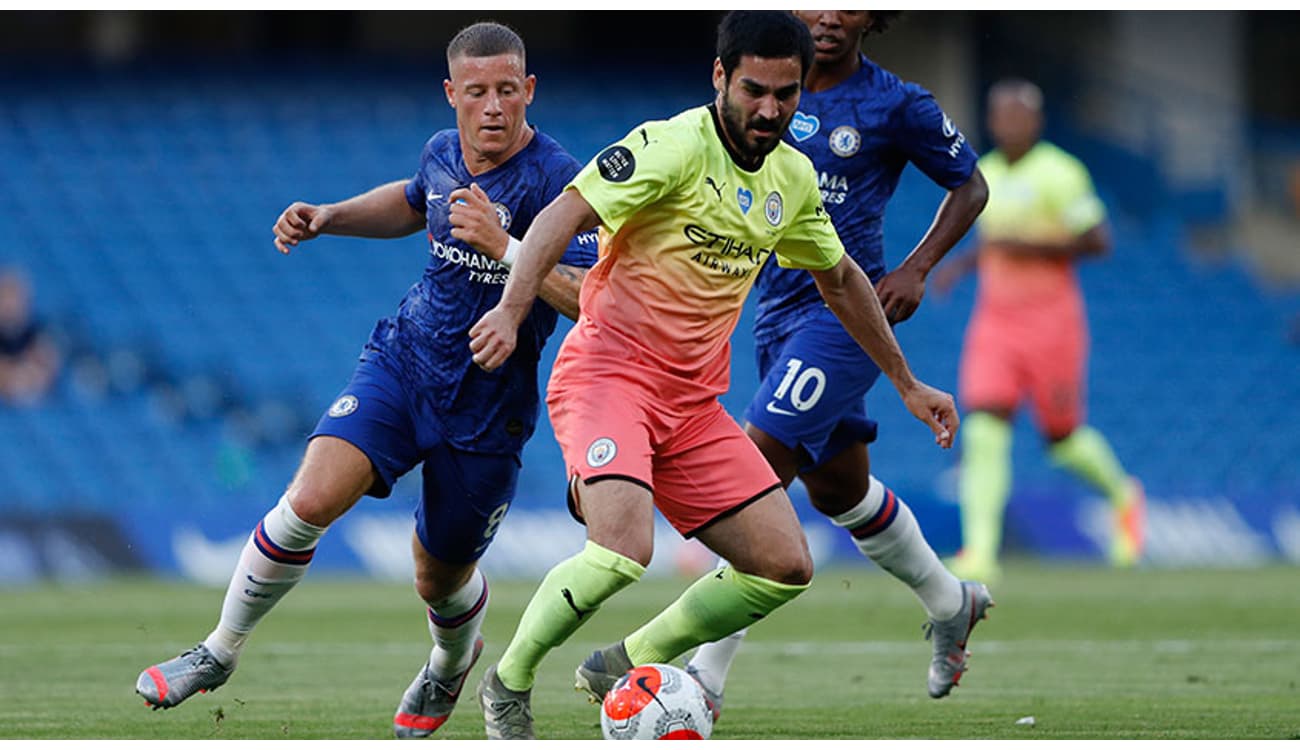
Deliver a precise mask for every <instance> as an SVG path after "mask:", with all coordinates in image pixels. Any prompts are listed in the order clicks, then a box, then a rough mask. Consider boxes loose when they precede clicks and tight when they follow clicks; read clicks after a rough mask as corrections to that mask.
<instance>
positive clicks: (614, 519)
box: [471, 11, 957, 739]
mask: <svg viewBox="0 0 1300 750" xmlns="http://www.w3.org/2000/svg"><path fill="white" fill-rule="evenodd" d="M812 57H813V50H812V38H811V36H810V35H809V33H808V29H807V28H806V27H805V26H804V25H803V24H802V23H800V22H799V21H797V20H796V19H795V18H794V17H792V16H791V15H790V14H788V13H785V12H780V11H763V12H758V11H755V12H733V13H731V14H728V15H727V16H726V17H725V18H724V20H723V21H722V24H721V26H720V28H719V31H718V58H717V60H715V62H714V66H713V84H714V88H715V90H716V91H717V96H716V99H715V101H714V103H713V104H712V105H710V106H707V107H697V108H694V109H690V110H687V111H685V112H683V113H681V114H679V115H677V116H676V117H673V118H672V119H669V120H660V121H652V122H647V123H644V124H643V125H641V126H639V127H637V128H636V129H634V130H633V131H632V132H631V133H630V134H629V135H628V136H627V137H626V138H624V139H623V140H622V141H619V142H618V143H616V144H614V145H613V146H610V147H609V148H607V149H606V150H605V151H603V152H602V153H601V154H600V155H599V156H597V157H596V158H595V159H594V160H593V161H592V162H591V163H589V164H588V165H587V166H586V167H585V168H584V169H583V170H582V172H581V173H580V174H579V175H578V176H577V177H576V178H575V179H574V180H573V182H572V183H571V184H570V185H569V189H567V190H565V192H564V193H563V194H562V195H561V196H560V197H559V198H558V199H557V200H556V201H555V202H553V203H552V204H551V205H550V206H548V207H547V208H546V210H545V211H543V212H542V214H541V216H539V217H538V219H537V221H536V222H535V224H534V226H533V228H532V229H531V230H530V231H529V232H528V235H527V236H526V237H525V238H524V248H523V250H522V252H521V254H520V261H519V264H518V265H517V266H516V267H515V268H514V270H513V271H512V272H511V274H510V281H509V283H508V284H507V285H506V291H505V294H504V296H503V297H502V299H501V302H500V303H499V304H498V305H497V307H495V308H494V309H493V310H491V311H490V312H488V314H487V315H485V316H484V317H483V319H482V320H481V321H479V323H478V324H476V325H475V326H474V328H473V330H472V335H473V338H472V340H471V347H472V348H473V350H474V352H475V361H477V362H479V363H480V364H481V365H482V366H483V367H485V368H488V369H491V368H494V367H498V366H500V365H501V364H502V363H504V362H507V361H509V357H510V356H511V352H512V351H514V341H515V331H516V329H517V328H518V326H519V323H520V322H521V321H522V320H523V318H524V315H525V314H526V312H527V311H528V310H529V309H530V308H531V307H532V305H533V304H534V303H533V297H534V295H535V294H536V291H537V289H538V285H539V284H540V283H541V281H542V278H543V277H544V274H545V273H546V272H547V270H548V269H549V268H550V267H551V266H552V265H553V264H554V263H555V262H556V261H557V260H558V259H559V258H560V255H561V252H562V251H563V249H564V243H565V241H566V240H565V238H566V237H569V236H572V235H573V234H574V233H575V232H577V231H579V230H581V229H588V228H591V227H595V226H598V225H599V226H600V227H601V235H600V236H601V247H600V262H599V263H597V264H596V266H595V267H594V268H593V269H592V271H591V273H590V274H589V275H588V277H587V279H586V282H585V283H584V284H583V287H582V315H581V317H580V318H579V320H578V324H577V325H576V326H575V327H574V329H573V330H572V331H571V332H570V333H569V335H568V336H567V337H566V338H565V341H564V346H563V347H562V348H561V350H560V354H559V356H558V358H557V360H556V364H555V369H554V371H553V373H552V376H551V381H550V385H549V388H548V393H547V405H548V407H549V410H550V416H551V423H552V425H553V426H554V428H555V435H556V438H557V439H558V440H559V442H560V445H561V448H562V450H563V453H564V458H565V463H566V464H567V467H568V473H569V476H570V500H571V502H572V506H573V510H574V512H575V515H577V516H579V517H580V518H581V519H583V520H584V522H585V523H586V526H587V540H588V541H587V543H586V546H585V547H584V549H583V550H582V551H581V552H579V553H578V554H577V555H575V556H573V557H571V558H569V559H568V560H565V561H563V562H561V563H559V564H558V565H556V566H555V567H553V568H552V569H551V570H550V572H549V573H547V575H546V578H545V579H544V580H543V581H542V583H541V585H540V586H539V587H538V589H537V592H536V593H535V594H534V595H533V598H532V600H531V601H530V602H529V604H528V607H527V609H526V610H525V612H524V614H523V617H522V618H521V620H520V623H519V626H518V628H517V630H516V631H515V635H514V638H512V639H511V641H510V645H509V646H508V647H507V648H506V651H505V653H504V654H503V655H502V657H501V661H500V663H499V664H497V665H494V666H493V667H490V668H489V669H488V671H487V673H486V674H485V675H484V677H483V681H482V683H481V684H480V686H479V696H480V703H481V706H482V708H483V712H484V720H485V724H486V728H487V734H488V736H489V737H492V738H502V739H522V738H531V737H532V736H533V721H532V714H531V707H530V694H531V690H532V687H533V683H534V681H535V679H536V672H537V668H538V666H539V665H540V663H541V661H542V659H543V658H544V657H545V655H546V653H547V652H548V651H550V650H551V649H552V648H555V647H556V646H558V645H560V644H561V643H563V642H564V641H565V640H567V639H568V638H569V636H571V635H572V634H573V633H574V632H575V631H576V630H577V628H578V627H579V626H580V625H581V624H582V623H584V622H587V621H588V620H590V619H591V615H592V614H593V613H594V612H595V611H596V610H597V609H598V608H599V607H600V606H601V604H602V603H603V602H604V601H605V600H606V599H608V598H609V597H611V596H613V595H614V594H615V593H617V592H618V591H619V590H621V589H623V588H624V587H626V586H628V585H630V584H632V583H633V582H635V581H636V580H637V579H639V578H640V577H641V574H642V573H643V572H644V570H645V565H646V564H647V563H649V561H650V556H651V553H652V551H653V545H654V523H653V521H654V509H655V507H656V506H657V507H658V508H659V509H660V511H661V512H662V513H663V514H664V516H665V518H667V520H668V521H669V522H670V523H671V524H672V525H673V526H674V528H675V529H677V531H678V532H680V533H681V534H682V535H683V536H687V537H691V536H694V537H698V538H699V539H700V541H701V542H703V543H704V544H705V546H707V547H709V548H710V549H711V550H713V551H714V552H716V553H717V554H719V555H721V556H722V557H723V558H725V559H726V560H728V561H730V563H731V565H730V566H728V567H725V568H722V569H720V570H718V571H716V572H710V573H708V574H706V575H704V576H703V577H702V578H700V579H699V580H698V581H696V582H695V583H694V584H693V585H692V586H691V587H689V588H688V589H687V590H686V591H685V592H684V593H683V594H682V595H681V597H679V598H678V599H677V600H676V601H675V602H673V603H672V604H670V605H669V606H668V607H667V608H666V609H665V610H664V611H663V612H661V613H660V614H659V615H657V616H656V617H655V618H654V619H652V620H651V621H650V622H649V623H647V624H645V625H644V626H642V627H641V628H640V629H638V630H637V631H636V632H634V633H632V634H631V635H628V636H627V637H626V638H625V639H623V640H621V641H619V642H618V643H616V644H613V645H612V646H609V647H606V648H604V649H600V650H598V651H596V652H595V653H593V654H592V655H591V656H589V657H588V658H587V659H586V660H585V661H584V662H583V663H582V665H581V666H580V667H579V668H578V673H577V680H578V686H579V687H580V688H582V689H584V690H586V691H588V692H589V693H591V694H592V695H593V696H595V697H598V698H599V697H603V696H604V694H605V693H606V692H607V691H608V690H609V688H610V687H611V686H612V685H613V683H614V682H615V681H616V680H617V679H618V678H619V677H621V676H622V675H623V674H624V673H625V672H626V671H627V670H628V669H630V668H631V667H633V666H635V665H638V664H647V663H651V662H667V661H670V660H672V659H674V658H676V657H677V656H678V655H680V654H682V653H684V652H685V651H686V650H687V649H689V648H692V647H694V646H697V645H699V644H701V643H704V642H707V641H711V640H716V639H718V638H722V637H724V636H726V635H728V634H730V633H732V632H734V631H736V630H738V629H739V628H741V627H745V626H747V625H749V624H750V623H752V622H754V621H756V620H758V619H761V618H763V617H764V616H766V615H767V614H768V613H770V612H772V611H773V610H775V609H776V608H777V607H779V606H781V605H782V604H784V603H785V602H787V601H789V600H790V599H792V598H794V597H795V596H797V595H798V594H799V593H800V592H802V591H803V590H804V589H805V588H807V586H808V583H809V581H810V580H811V577H812V560H811V558H810V557H809V554H808V548H807V544H806V543H805V540H804V537H803V532H802V529H801V528H800V526H799V521H798V518H797V517H796V516H795V514H794V509H793V508H792V507H791V506H790V501H789V498H788V497H787V496H786V494H785V490H784V488H783V487H782V483H781V481H780V480H779V479H778V478H777V476H776V474H775V473H774V472H773V471H772V469H771V467H770V466H769V465H768V462H767V461H766V460H765V459H764V458H763V456H762V454H761V453H760V452H759V451H758V449H757V447H756V446H755V445H754V443H753V442H752V441H751V440H750V439H749V438H748V437H746V436H745V434H744V431H743V430H742V429H741V428H740V426H739V425H738V424H736V422H735V421H734V420H733V419H732V418H731V417H730V416H729V415H728V414H727V413H726V411H725V410H724V409H723V408H722V405H721V404H720V403H719V402H718V396H719V395H720V394H722V393H724V392H726V390H727V386H728V380H729V377H730V365H731V362H730V359H731V346H730V341H729V339H730V336H731V333H732V331H733V330H734V329H735V326H736V322H737V321H738V320H739V317H740V312H741V308H742V306H743V304H744V300H745V296H746V295H747V293H748V292H749V289H750V287H751V286H752V285H753V283H754V281H755V279H756V278H757V277H758V273H759V271H760V269H761V268H762V265H763V263H764V262H765V261H767V260H768V259H769V258H768V256H770V255H775V256H776V260H777V261H778V262H780V263H781V264H782V265H783V266H789V267H792V268H802V269H806V270H808V271H810V272H811V274H812V276H813V278H814V279H815V283H816V286H817V288H818V289H819V291H820V292H821V296H822V298H823V300H824V303H825V304H827V305H829V306H830V307H831V309H832V310H834V311H835V314H836V315H838V316H839V317H840V319H841V320H842V321H843V324H844V326H845V328H847V329H848V330H849V331H850V332H851V333H852V334H853V337H854V339H855V340H856V341H857V342H859V345H860V346H861V347H862V348H863V349H865V350H867V351H869V352H870V353H871V356H872V358H873V359H874V360H875V361H877V362H879V363H881V368H882V369H883V370H884V372H885V373H886V375H888V377H889V379H890V380H891V381H892V382H893V383H894V385H895V387H896V388H897V389H898V391H899V394H900V396H902V398H903V400H904V402H905V403H906V404H907V407H908V409H909V410H910V411H911V412H912V414H914V415H915V416H916V417H917V418H919V419H921V420H923V421H925V422H926V423H927V424H928V425H929V426H930V428H931V429H932V430H933V431H934V433H935V439H936V442H938V443H939V444H940V445H942V446H944V447H946V446H947V445H949V444H950V443H951V441H952V438H953V434H954V433H955V430H956V427H957V413H956V411H955V409H954V408H953V405H952V402H951V399H950V398H949V397H948V395H947V394H945V393H942V392H940V391H937V390H935V389H933V388H930V387H929V386H927V385H925V384H924V383H922V382H920V381H919V380H917V379H916V378H915V377H914V376H913V375H912V373H911V371H910V369H909V368H908V366H907V362H906V360H905V359H904V357H903V355H902V353H901V352H900V351H899V349H898V344H897V342H896V341H895V340H894V336H893V333H892V332H891V331H890V329H889V325H888V322H887V320H886V318H885V314H884V311H883V310H882V309H881V307H880V303H879V301H878V300H877V299H876V295H875V292H874V290H873V289H872V287H871V282H870V280H869V279H868V278H867V276H866V275H865V274H863V272H862V270H861V269H860V268H859V267H858V265H857V263H855V262H854V260H853V258H852V257H851V256H849V255H847V254H846V253H845V252H844V248H843V246H842V245H841V243H840V241H839V238H838V237H837V236H836V234H835V230H834V227H833V226H832V225H831V222H830V218H829V216H828V215H827V214H826V211H825V209H824V208H823V206H822V201H821V196H820V195H819V192H818V188H817V177H816V173H815V171H814V170H813V168H812V165H811V164H810V163H809V161H808V159H807V157H805V156H803V155H802V154H800V153H798V152H797V151H796V150H795V149H793V148H791V147H790V146H789V145H788V144H784V143H781V137H782V135H783V134H784V133H785V131H786V128H787V127H788V126H789V124H790V121H791V118H792V117H793V116H794V113H795V110H796V109H797V108H798V106H799V95H800V83H801V81H802V80H803V77H804V75H805V74H806V73H807V71H808V68H809V66H810V65H811V63H812ZM515 356H518V355H517V354H516V355H515Z"/></svg>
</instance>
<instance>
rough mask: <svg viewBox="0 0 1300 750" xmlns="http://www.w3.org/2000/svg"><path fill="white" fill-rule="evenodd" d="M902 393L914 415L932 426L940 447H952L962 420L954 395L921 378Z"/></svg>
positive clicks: (908, 408) (904, 400) (936, 441)
mask: <svg viewBox="0 0 1300 750" xmlns="http://www.w3.org/2000/svg"><path fill="white" fill-rule="evenodd" d="M901 395H902V397H903V403H904V404H906V405H907V410H908V411H910V412H912V416H914V417H916V418H917V419H919V420H921V421H922V422H925V423H926V425H928V426H929V427H930V430H931V431H932V432H933V433H934V442H935V443H936V444H937V445H938V446H939V447H940V448H951V447H952V442H953V439H954V438H955V437H956V436H957V425H958V423H959V422H960V421H961V419H960V418H959V417H958V416H957V406H956V405H955V404H953V401H952V396H950V395H948V394H947V393H944V392H943V391H941V390H939V389H937V388H931V387H930V386H928V385H926V384H925V383H922V382H921V381H919V380H918V381H916V384H915V385H914V386H912V387H911V388H910V389H908V390H907V391H906V392H904V393H902V394H901Z"/></svg>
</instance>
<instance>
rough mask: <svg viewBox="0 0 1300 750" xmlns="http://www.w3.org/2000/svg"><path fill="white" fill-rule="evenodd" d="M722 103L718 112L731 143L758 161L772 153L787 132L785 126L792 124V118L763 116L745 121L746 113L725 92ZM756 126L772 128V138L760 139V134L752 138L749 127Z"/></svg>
mask: <svg viewBox="0 0 1300 750" xmlns="http://www.w3.org/2000/svg"><path fill="white" fill-rule="evenodd" d="M720 98H721V103H720V104H719V106H718V114H719V115H720V117H721V119H722V128H723V130H725V131H726V133H727V137H728V138H730V139H731V145H732V146H733V147H735V149H736V150H737V151H739V152H740V155H741V156H743V157H745V158H746V159H748V160H750V161H758V160H759V159H762V158H763V157H764V156H767V155H768V154H770V153H772V150H773V149H775V148H776V147H777V144H779V143H780V142H781V136H782V135H784V134H785V128H786V126H787V125H789V124H790V118H788V117H787V118H786V121H785V122H778V121H776V120H769V119H767V118H763V117H754V118H752V119H750V120H749V121H748V122H745V120H744V115H743V114H741V113H740V111H739V110H737V109H736V107H735V106H734V105H733V104H732V103H731V98H730V97H729V96H727V95H726V94H725V93H724V94H723V95H722V96H721V97H720ZM756 126H766V127H769V128H771V129H772V132H773V135H772V136H771V138H770V139H769V138H764V139H763V140H758V138H759V137H758V136H757V135H755V136H753V138H754V140H752V141H751V140H750V131H749V128H751V127H756Z"/></svg>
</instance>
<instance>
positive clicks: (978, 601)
mask: <svg viewBox="0 0 1300 750" xmlns="http://www.w3.org/2000/svg"><path fill="white" fill-rule="evenodd" d="M961 594H962V605H961V609H960V610H958V612H957V614H955V615H953V616H952V617H951V618H949V619H947V620H944V621H943V622H936V621H934V620H930V621H929V622H927V623H926V624H925V629H926V634H925V637H926V640H929V641H931V642H932V643H933V644H934V656H933V658H932V659H931V660H930V672H929V675H928V679H927V687H928V688H929V690H930V697H931V698H942V697H944V696H945V695H947V694H948V693H949V692H951V691H952V689H953V688H954V687H956V685H957V682H958V681H959V680H961V676H962V674H963V673H964V672H965V671H966V659H967V657H969V656H970V652H969V651H967V650H966V639H967V638H969V637H970V633H971V631H972V630H974V629H975V624H976V623H978V622H979V621H980V620H983V619H984V618H985V617H987V616H988V615H987V612H988V608H989V607H992V606H993V597H992V596H991V595H990V594H989V590H988V588H987V587H986V586H985V585H984V584H982V583H976V582H975V581H962V582H961Z"/></svg>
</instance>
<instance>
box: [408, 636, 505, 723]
mask: <svg viewBox="0 0 1300 750" xmlns="http://www.w3.org/2000/svg"><path fill="white" fill-rule="evenodd" d="M481 653H483V639H482V638H479V639H478V640H477V641H475V642H474V655H473V656H471V657H470V660H469V666H467V667H465V670H464V671H462V672H460V673H459V674H455V675H452V676H451V677H450V678H448V679H445V680H439V679H438V678H437V677H435V676H434V674H433V672H432V670H430V669H429V662H427V661H426V662H425V663H424V666H423V667H421V668H420V672H419V674H417V675H415V679H414V680H413V681H412V682H411V685H410V687H408V688H406V692H405V693H404V694H403V695H402V702H401V704H400V705H398V707H397V713H396V714H394V716H393V734H395V735H397V737H398V738H399V739H411V738H416V737H428V736H429V735H431V734H433V733H434V731H435V730H437V729H438V727H440V726H442V725H443V724H445V723H446V722H447V717H449V716H451V710H452V709H453V708H455V707H456V700H457V699H458V698H460V691H461V689H462V688H464V687H465V678H466V677H469V672H470V670H471V669H473V668H474V664H475V663H476V662H478V657H479V654H481Z"/></svg>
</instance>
